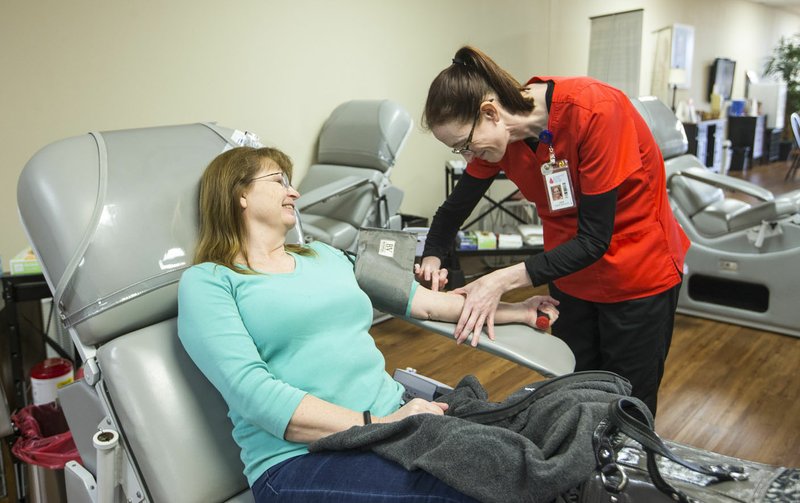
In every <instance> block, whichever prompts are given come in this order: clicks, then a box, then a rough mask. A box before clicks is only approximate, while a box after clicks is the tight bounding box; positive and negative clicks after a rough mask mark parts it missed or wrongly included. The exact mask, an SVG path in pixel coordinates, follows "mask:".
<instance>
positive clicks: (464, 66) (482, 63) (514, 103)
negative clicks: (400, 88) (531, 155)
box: [422, 46, 534, 129]
mask: <svg viewBox="0 0 800 503" xmlns="http://www.w3.org/2000/svg"><path fill="white" fill-rule="evenodd" d="M522 89H524V88H523V86H522V85H521V84H520V83H519V82H518V81H517V79H515V78H514V77H512V76H511V74H510V73H508V72H507V71H505V70H503V69H502V68H500V67H499V66H498V65H497V63H495V62H494V61H493V60H492V59H491V58H490V57H489V56H487V55H486V54H484V53H483V52H481V51H480V50H478V49H475V48H474V47H470V46H464V47H462V48H461V49H459V50H458V51H456V54H455V56H454V57H453V64H451V65H450V66H448V67H447V68H445V69H444V70H442V71H441V72H440V73H439V75H437V76H436V78H435V79H433V82H431V86H430V88H429V89H428V99H427V100H426V101H425V111H424V112H423V115H422V125H423V127H425V128H427V129H431V128H432V127H434V126H439V125H441V124H445V123H448V122H451V121H455V122H459V123H469V122H471V121H472V120H473V118H474V117H475V114H476V113H477V112H478V108H479V107H480V106H481V103H482V102H483V100H484V99H485V98H486V97H487V96H488V95H490V94H495V95H497V100H498V101H499V102H500V104H501V105H503V108H505V109H506V110H508V111H509V112H510V113H512V114H528V113H530V112H531V111H533V108H534V104H533V99H531V98H528V97H525V96H523V95H522V93H521V91H522Z"/></svg>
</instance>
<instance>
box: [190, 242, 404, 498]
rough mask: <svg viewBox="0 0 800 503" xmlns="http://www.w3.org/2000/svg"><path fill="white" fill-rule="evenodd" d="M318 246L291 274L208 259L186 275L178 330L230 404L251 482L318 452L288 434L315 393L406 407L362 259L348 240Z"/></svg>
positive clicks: (383, 409)
mask: <svg viewBox="0 0 800 503" xmlns="http://www.w3.org/2000/svg"><path fill="white" fill-rule="evenodd" d="M310 246H311V248H313V249H314V250H315V251H316V252H317V254H316V256H311V257H304V256H299V255H293V256H294V258H295V264H296V267H295V270H294V271H293V272H290V273H286V274H258V275H252V274H239V273H236V272H233V271H232V270H230V269H228V268H227V267H224V266H219V265H216V264H211V263H203V264H199V265H196V266H193V267H191V268H189V269H188V270H187V271H186V272H184V274H183V276H182V278H181V282H180V287H179V293H178V306H179V311H178V312H179V314H178V336H179V337H180V340H181V342H182V343H183V346H184V348H186V351H187V353H188V354H189V356H191V358H192V360H193V361H194V362H195V364H196V365H197V367H198V368H199V369H200V370H201V371H202V372H203V374H205V376H206V377H207V378H208V379H209V381H211V383H212V384H213V385H214V386H215V387H216V388H217V390H219V392H220V394H221V395H222V397H223V398H224V399H225V401H226V403H227V404H228V409H229V411H228V417H230V419H231V421H232V422H233V439H234V440H235V441H236V443H237V444H238V445H239V447H241V449H242V452H241V458H242V461H243V462H244V467H245V468H244V474H245V476H246V477H247V480H248V482H249V483H250V485H252V484H253V483H254V482H255V481H256V480H257V479H258V477H260V476H261V474H262V473H264V471H265V470H266V469H268V468H269V467H271V466H273V465H275V464H277V463H280V462H281V461H284V460H286V459H288V458H291V457H294V456H298V455H301V454H305V453H306V452H308V449H307V448H306V445H305V444H299V443H293V442H289V441H286V440H284V439H283V435H284V432H285V431H286V426H287V425H288V424H289V420H290V419H291V417H292V414H293V413H294V411H295V409H296V408H297V406H298V404H299V403H300V400H301V399H302V398H303V396H304V395H305V394H306V393H310V394H312V395H314V396H316V397H318V398H321V399H323V400H326V401H329V402H332V403H335V404H337V405H340V406H342V407H346V408H348V409H352V410H356V411H362V410H370V411H372V413H373V414H375V415H378V416H384V415H387V414H390V413H392V412H394V411H395V410H397V409H398V408H399V407H400V402H401V399H402V394H403V388H402V386H401V385H400V384H398V383H397V382H396V381H394V380H393V379H392V378H391V376H390V375H389V374H387V373H386V370H385V361H384V359H383V355H382V354H381V353H380V351H379V350H378V348H377V347H376V346H375V342H374V341H373V339H372V336H370V334H369V332H368V330H369V328H370V326H371V323H372V305H371V303H370V300H369V298H368V297H367V295H366V294H365V293H364V292H362V291H361V290H360V289H359V288H358V284H357V283H356V280H355V276H354V275H353V266H352V264H351V263H350V261H349V260H348V259H347V257H345V256H344V255H343V254H342V252H340V251H339V250H336V249H334V248H331V247H329V246H327V245H325V244H322V243H319V242H315V243H313V244H311V245H310ZM416 286H417V284H416V283H414V289H413V290H412V295H411V298H413V293H414V292H415V291H416ZM411 298H409V301H408V305H409V309H410V305H411Z"/></svg>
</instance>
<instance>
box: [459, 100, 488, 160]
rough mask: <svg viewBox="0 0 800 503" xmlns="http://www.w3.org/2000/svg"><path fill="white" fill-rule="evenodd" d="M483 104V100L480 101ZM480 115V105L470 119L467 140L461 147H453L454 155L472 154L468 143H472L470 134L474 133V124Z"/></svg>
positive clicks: (476, 123) (475, 124)
mask: <svg viewBox="0 0 800 503" xmlns="http://www.w3.org/2000/svg"><path fill="white" fill-rule="evenodd" d="M486 101H494V98H491V99H488V100H486ZM481 105H483V102H481ZM480 116H481V107H480V106H479V107H478V113H476V114H475V118H474V119H472V127H471V128H470V130H469V135H468V136H467V141H465V142H464V146H463V147H455V148H454V149H453V150H452V152H453V153H454V154H456V155H464V154H474V153H475V152H473V151H472V150H470V148H469V144H470V143H472V134H473V133H475V126H477V125H478V119H479V118H480Z"/></svg>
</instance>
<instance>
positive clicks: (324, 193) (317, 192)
mask: <svg viewBox="0 0 800 503" xmlns="http://www.w3.org/2000/svg"><path fill="white" fill-rule="evenodd" d="M368 183H371V182H370V180H369V179H367V178H362V177H359V176H347V177H344V178H342V179H340V180H336V181H335V182H331V183H329V184H327V185H323V186H322V187H317V188H316V189H312V190H309V191H308V192H306V193H304V194H302V195H301V196H300V197H298V198H297V200H296V201H295V203H294V205H295V208H297V210H298V211H303V210H305V209H308V208H310V207H312V206H314V205H316V204H319V203H324V202H325V201H327V200H328V199H331V198H332V197H338V196H341V195H343V194H346V193H348V192H350V191H351V190H355V189H357V188H359V187H361V186H362V185H366V184H368Z"/></svg>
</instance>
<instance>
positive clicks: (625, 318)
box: [549, 283, 681, 416]
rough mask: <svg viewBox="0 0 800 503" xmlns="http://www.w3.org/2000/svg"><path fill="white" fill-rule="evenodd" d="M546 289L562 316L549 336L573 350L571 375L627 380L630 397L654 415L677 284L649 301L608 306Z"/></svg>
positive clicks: (673, 314) (678, 287)
mask: <svg viewBox="0 0 800 503" xmlns="http://www.w3.org/2000/svg"><path fill="white" fill-rule="evenodd" d="M549 286H550V295H551V296H553V297H555V298H556V299H558V301H559V302H560V304H559V305H558V310H559V311H560V312H561V315H560V317H559V318H558V321H557V322H556V323H555V324H554V325H553V335H555V336H556V337H558V338H559V339H561V340H563V341H564V342H566V343H567V345H568V346H569V347H570V349H572V352H573V353H574V354H575V370H576V371H580V370H608V371H611V372H615V373H617V374H619V375H621V376H623V377H625V378H627V379H628V380H629V381H630V382H631V385H632V386H633V391H632V394H633V396H635V397H637V398H639V399H641V400H642V401H643V402H644V403H645V404H646V405H647V406H648V407H649V408H650V411H652V413H653V416H655V415H656V406H657V404H658V387H659V385H660V384H661V376H663V375H664V361H665V360H666V359H667V353H669V346H670V343H671V342H672V329H673V326H674V324H675V309H676V307H677V305H678V292H679V291H680V287H681V284H680V283H678V284H677V285H675V286H674V287H672V288H670V289H669V290H666V291H664V292H661V293H659V294H656V295H653V296H650V297H644V298H641V299H634V300H626V301H623V302H614V303H608V304H605V303H599V302H588V301H585V300H581V299H578V298H575V297H572V296H571V295H567V294H566V293H564V292H562V291H560V290H559V289H558V288H556V286H555V285H554V284H552V283H551V284H550V285H549Z"/></svg>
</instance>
